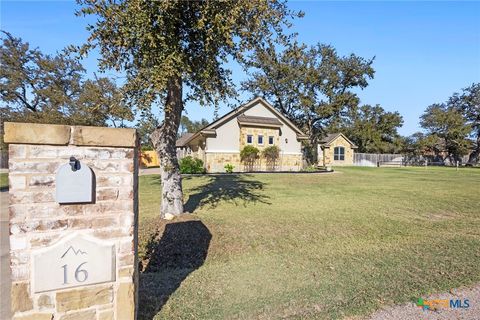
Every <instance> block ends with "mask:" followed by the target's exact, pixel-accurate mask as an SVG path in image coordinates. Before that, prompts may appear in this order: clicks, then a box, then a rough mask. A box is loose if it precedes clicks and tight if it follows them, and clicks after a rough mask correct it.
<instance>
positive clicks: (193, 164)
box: [180, 156, 205, 174]
mask: <svg viewBox="0 0 480 320" xmlns="http://www.w3.org/2000/svg"><path fill="white" fill-rule="evenodd" d="M180 173H183V174H185V173H205V169H204V168H203V161H202V160H200V159H198V158H194V157H192V156H188V157H185V158H182V159H181V160H180Z"/></svg>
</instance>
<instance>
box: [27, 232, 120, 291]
mask: <svg viewBox="0 0 480 320" xmlns="http://www.w3.org/2000/svg"><path fill="white" fill-rule="evenodd" d="M32 262H33V263H32V266H33V292H34V293H38V292H44V291H52V290H59V289H67V288H72V287H79V286H87V285H92V284H97V283H104V282H112V281H115V245H114V244H113V243H110V242H108V241H105V240H100V239H96V238H94V237H91V236H89V235H85V234H78V233H74V234H71V235H69V236H66V237H64V238H63V239H61V240H60V241H58V242H57V243H56V244H54V245H53V246H50V247H47V248H42V249H38V250H35V251H34V252H33V261H32Z"/></svg>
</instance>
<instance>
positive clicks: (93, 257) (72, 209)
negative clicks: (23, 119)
mask: <svg viewBox="0 0 480 320" xmlns="http://www.w3.org/2000/svg"><path fill="white" fill-rule="evenodd" d="M5 142H6V143H8V144H9V186H10V187H9V193H10V206H9V212H10V266H11V281H12V283H11V284H12V288H11V315H12V319H22V320H27V319H35V320H43V319H45V320H51V319H54V320H57V319H58V320H67V319H68V320H73V319H81V320H89V319H92V320H93V319H94V320H106V319H116V320H120V319H128V320H130V319H135V317H136V307H135V306H136V300H137V298H136V296H137V295H136V292H137V282H138V281H137V278H138V271H137V265H138V263H137V256H136V252H137V221H138V195H137V173H138V154H137V136H136V131H135V130H134V129H116V128H99V127H85V126H64V125H44V124H30V123H28V124H27V123H5Z"/></svg>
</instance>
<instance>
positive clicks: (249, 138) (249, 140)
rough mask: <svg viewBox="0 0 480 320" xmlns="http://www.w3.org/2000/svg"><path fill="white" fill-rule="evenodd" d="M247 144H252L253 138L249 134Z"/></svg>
mask: <svg viewBox="0 0 480 320" xmlns="http://www.w3.org/2000/svg"><path fill="white" fill-rule="evenodd" d="M247 143H248V144H252V143H253V136H252V135H251V134H247Z"/></svg>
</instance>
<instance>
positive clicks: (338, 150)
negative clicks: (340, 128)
mask: <svg viewBox="0 0 480 320" xmlns="http://www.w3.org/2000/svg"><path fill="white" fill-rule="evenodd" d="M333 160H341V161H343V160H345V148H344V147H335V148H334V149H333Z"/></svg>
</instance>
